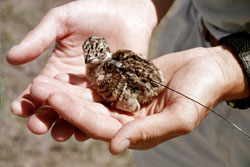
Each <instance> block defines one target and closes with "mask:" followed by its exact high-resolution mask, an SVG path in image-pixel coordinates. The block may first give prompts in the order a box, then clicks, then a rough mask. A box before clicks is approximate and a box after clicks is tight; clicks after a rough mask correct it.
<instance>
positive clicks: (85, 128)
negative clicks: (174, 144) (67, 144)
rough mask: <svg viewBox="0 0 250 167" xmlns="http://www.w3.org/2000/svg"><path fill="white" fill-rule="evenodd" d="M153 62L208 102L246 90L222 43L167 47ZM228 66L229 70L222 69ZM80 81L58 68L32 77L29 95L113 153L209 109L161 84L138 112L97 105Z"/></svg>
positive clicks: (191, 121)
mask: <svg viewBox="0 0 250 167" xmlns="http://www.w3.org/2000/svg"><path fill="white" fill-rule="evenodd" d="M154 63H155V64H156V65H157V67H158V68H160V69H161V70H162V71H163V73H164V76H165V78H166V79H167V86H168V87H170V88H171V89H174V90H176V91H179V92H181V93H183V94H185V95H186V96H189V97H190V98H193V99H195V100H196V101H199V102H200V103H202V104H203V105H206V106H207V107H209V108H212V107H213V106H214V105H216V104H217V103H219V102H220V101H222V100H228V99H230V98H235V96H238V97H244V96H247V94H246V93H244V92H246V86H244V84H242V82H243V81H244V75H243V72H242V70H241V68H240V65H239V64H238V63H237V61H235V58H234V57H233V56H232V54H231V53H230V51H228V50H227V49H225V48H223V47H216V48H210V49H205V48H195V49H191V50H187V51H184V52H179V53H172V54H168V55H165V56H162V57H160V58H158V59H156V60H154ZM228 66H229V67H230V68H229V67H228ZM231 68H232V69H234V70H233V72H229V71H228V70H229V69H231ZM235 76H237V77H239V78H238V79H239V80H238V81H239V82H238V83H237V82H236V83H235V82H232V81H233V80H232V78H235ZM41 80H43V82H40V81H41ZM85 84H86V78H84V76H79V75H75V74H58V75H57V76H56V77H55V78H54V79H50V78H41V79H38V82H37V81H34V84H33V85H32V87H31V92H32V95H33V97H34V99H36V100H37V101H43V102H47V103H48V104H49V105H50V106H51V107H52V108H53V109H54V110H55V111H56V112H57V113H58V114H59V115H60V116H61V118H63V119H64V120H67V121H68V122H70V123H71V124H72V125H74V126H75V127H77V128H78V129H79V130H78V132H79V134H80V135H79V134H78V135H76V138H79V139H82V140H84V139H87V138H88V137H91V138H95V139H100V140H104V141H108V142H110V151H111V153H113V154H118V153H120V152H122V151H123V150H125V149H126V148H132V149H149V148H151V147H154V146H156V145H158V144H160V143H161V142H164V141H166V140H169V139H172V138H174V137H178V136H181V135H185V134H187V133H189V132H191V131H192V130H193V129H194V128H195V127H197V126H198V125H199V123H200V121H202V119H203V118H204V117H205V116H206V115H207V114H208V113H209V111H208V110H207V109H206V108H204V107H202V106H200V105H199V104H196V103H195V102H193V101H192V100H190V99H187V98H186V97H184V96H182V95H180V94H177V93H175V92H173V91H171V90H169V89H167V88H166V89H165V90H164V92H163V93H162V94H161V95H160V96H159V97H158V98H156V99H155V100H154V101H153V102H152V103H151V104H149V105H147V106H145V107H143V108H142V109H141V110H139V111H138V112H135V113H133V114H129V113H126V112H119V111H117V110H114V109H110V108H108V107H106V106H105V105H103V104H102V100H101V99H100V98H98V96H97V95H95V92H92V90H91V89H87V88H85V87H84V86H82V85H85ZM235 88H237V89H235ZM242 92H243V93H242ZM30 120H31V121H30V124H31V123H33V124H34V123H35V122H39V121H38V120H37V118H36V117H32V118H31V119H30ZM44 120H47V122H49V124H52V123H53V121H54V120H49V117H48V116H44ZM34 129H35V128H34ZM53 129H54V131H55V132H56V133H58V134H61V137H62V140H67V139H68V138H69V137H70V136H71V135H72V134H73V132H72V131H71V133H67V134H66V133H65V130H64V129H62V128H60V127H58V128H53ZM52 131H53V130H52ZM70 134H71V135H70ZM52 135H53V134H52ZM77 136H82V137H77Z"/></svg>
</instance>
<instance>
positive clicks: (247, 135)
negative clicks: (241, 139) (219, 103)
mask: <svg viewBox="0 0 250 167" xmlns="http://www.w3.org/2000/svg"><path fill="white" fill-rule="evenodd" d="M150 80H151V81H153V82H154V83H156V84H159V85H161V86H163V87H165V88H167V89H169V90H171V91H173V92H175V93H177V94H179V95H181V96H183V97H185V98H187V99H189V100H191V101H193V102H195V103H197V104H199V105H200V106H202V107H204V108H206V109H207V110H209V111H211V112H212V113H214V114H215V115H217V116H218V117H220V118H221V119H223V120H224V121H226V122H227V123H229V124H230V125H231V126H232V127H234V128H235V129H237V130H238V131H240V132H241V133H242V134H243V135H245V136H246V137H247V138H248V139H250V135H249V134H247V133H246V132H245V131H243V130H242V129H241V128H240V127H239V126H237V125H236V124H235V123H233V122H232V121H230V120H228V119H226V118H224V117H223V116H222V115H220V114H219V113H217V112H215V111H214V110H212V109H211V108H209V107H207V106H205V105H204V104H202V103H200V102H199V101H197V100H195V99H192V98H191V97H189V96H187V95H185V94H183V93H181V92H179V91H177V90H174V89H172V88H170V87H168V86H166V85H163V84H161V83H159V82H156V81H154V80H152V79H150Z"/></svg>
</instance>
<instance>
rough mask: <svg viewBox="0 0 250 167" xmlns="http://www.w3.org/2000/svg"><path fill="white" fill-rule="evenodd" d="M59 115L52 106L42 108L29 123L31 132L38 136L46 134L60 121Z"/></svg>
mask: <svg viewBox="0 0 250 167" xmlns="http://www.w3.org/2000/svg"><path fill="white" fill-rule="evenodd" d="M58 117H59V116H58V114H57V113H56V112H55V111H54V110H53V109H52V108H51V107H50V106H41V107H40V108H39V109H38V110H37V112H36V113H35V114H34V115H32V116H31V117H30V119H29V121H28V128H29V130H30V131H31V132H32V133H34V134H37V135H40V134H44V133H46V132H47V131H48V130H49V129H50V128H51V126H52V124H53V123H54V122H55V121H56V120H57V119H58Z"/></svg>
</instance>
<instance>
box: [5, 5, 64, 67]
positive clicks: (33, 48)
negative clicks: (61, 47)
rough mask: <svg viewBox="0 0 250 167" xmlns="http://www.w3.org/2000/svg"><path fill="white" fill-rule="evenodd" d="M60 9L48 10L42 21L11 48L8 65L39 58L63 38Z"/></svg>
mask: <svg viewBox="0 0 250 167" xmlns="http://www.w3.org/2000/svg"><path fill="white" fill-rule="evenodd" d="M61 8H62V7H59V8H54V9H52V10H50V11H49V12H48V13H47V14H46V16H45V17H44V18H43V19H42V21H41V22H40V23H39V24H38V25H37V26H36V27H35V28H34V29H33V30H32V31H31V32H29V33H28V34H27V36H26V37H25V38H24V39H23V40H22V41H21V42H20V44H18V45H16V46H14V47H12V48H11V49H10V50H9V52H8V53H7V57H6V59H7V61H8V62H9V63H10V64H15V65H18V64H24V63H27V62H29V61H32V60H33V59H35V58H37V57H38V56H40V55H41V54H42V53H43V52H44V51H45V50H46V49H47V48H48V47H49V46H50V45H51V44H52V42H53V41H54V40H55V39H56V38H58V37H60V36H63V35H64V34H63V30H64V29H65V27H63V24H62V23H64V20H63V19H62V18H65V17H64V16H63V12H60V11H61V10H62V9H61Z"/></svg>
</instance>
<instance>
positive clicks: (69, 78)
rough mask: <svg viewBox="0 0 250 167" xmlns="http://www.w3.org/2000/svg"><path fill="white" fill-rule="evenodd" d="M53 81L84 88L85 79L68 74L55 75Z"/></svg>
mask: <svg viewBox="0 0 250 167" xmlns="http://www.w3.org/2000/svg"><path fill="white" fill-rule="evenodd" d="M54 79H56V80H58V81H61V82H64V83H70V84H72V85H81V86H85V87H86V82H87V78H86V77H85V76H80V75H75V74H68V73H61V74H57V75H56V76H55V77H54Z"/></svg>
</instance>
